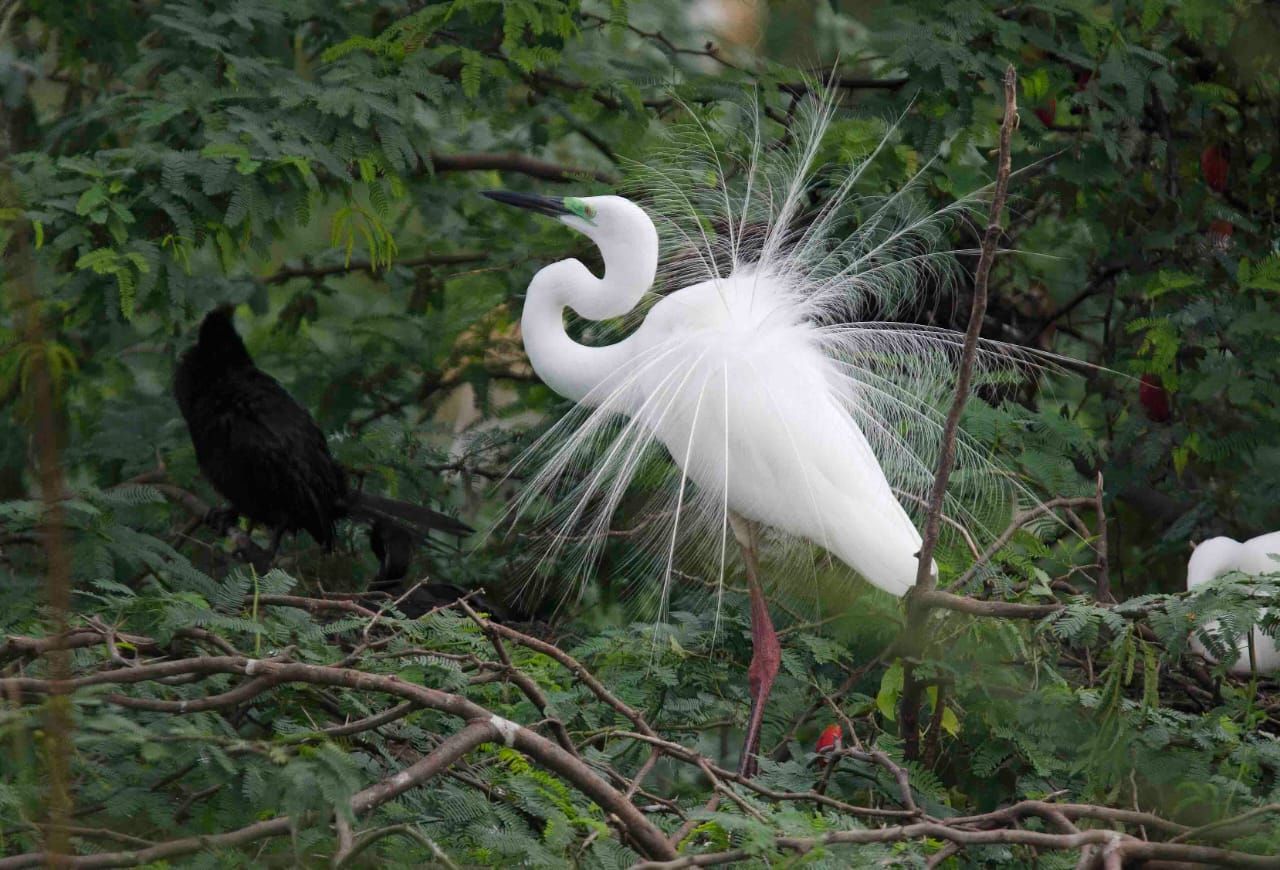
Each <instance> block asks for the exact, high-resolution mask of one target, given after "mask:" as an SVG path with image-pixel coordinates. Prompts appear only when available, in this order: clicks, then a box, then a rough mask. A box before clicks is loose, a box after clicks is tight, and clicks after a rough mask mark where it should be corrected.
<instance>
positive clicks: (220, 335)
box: [173, 307, 471, 558]
mask: <svg viewBox="0 0 1280 870" xmlns="http://www.w3.org/2000/svg"><path fill="white" fill-rule="evenodd" d="M173 392H174V397H175V398H176V399H177V401H178V407H179V408H180V409H181V411H182V416H183V417H184V418H185V419H186V421H187V428H188V430H189V431H190V433H191V441H192V443H193V444H194V445H195V449H196V460H197V462H198V463H199V465H200V470H201V471H202V472H203V473H204V475H205V477H207V478H208V479H209V482H210V483H212V484H213V487H214V489H216V490H217V491H218V492H219V493H220V494H221V495H222V496H223V497H224V498H226V499H227V500H228V501H229V502H230V503H231V507H232V509H233V510H234V511H235V512H236V513H237V514H240V515H242V516H246V517H248V518H249V519H250V520H253V521H254V522H257V523H260V524H262V525H264V526H268V527H270V528H271V529H273V530H274V531H275V533H276V535H277V540H278V536H279V535H280V534H281V533H283V532H296V531H299V530H305V531H306V532H308V533H309V534H310V535H311V537H312V538H314V539H315V540H316V541H317V543H319V544H321V545H323V546H324V547H325V548H329V549H331V548H332V547H333V542H334V537H335V526H336V524H337V522H338V520H340V519H343V518H344V517H351V518H352V519H356V520H362V521H365V522H369V523H374V522H382V523H384V524H391V525H388V526H387V528H391V526H392V525H394V526H395V527H397V528H398V529H399V530H400V531H399V532H398V533H397V537H398V538H400V537H403V534H404V533H407V532H408V531H409V530H412V531H413V532H417V533H418V534H421V535H425V534H426V532H427V531H429V530H431V529H436V530H439V531H443V532H447V533H448V534H452V535H464V534H467V533H469V532H470V531H471V529H470V528H469V527H468V526H466V525H465V524H464V523H461V522H459V521H458V520H455V519H453V518H452V517H449V516H446V515H445V514H442V513H439V512H437V511H433V510H430V509H429V508H424V507H421V506H419V505H415V504H410V503H408V502H403V501H397V500H395V499H390V498H384V497H382V496H375V495H369V494H366V493H362V492H357V491H355V490H352V489H351V488H350V487H349V485H348V482H347V473H346V470H345V469H344V468H343V467H342V466H341V465H340V464H339V463H338V461H337V460H335V459H334V458H333V455H332V454H331V453H330V452H329V445H328V444H327V443H326V441H325V437H324V433H323V432H321V431H320V427H319V426H317V425H316V422H315V420H314V419H312V417H311V414H309V413H308V412H307V410H306V409H305V408H303V407H302V406H301V405H300V404H298V402H297V401H296V400H295V399H294V398H293V396H291V395H289V392H288V391H287V390H285V388H284V387H282V386H281V385H280V382H279V381H277V380H276V379H275V378H273V377H271V376H270V375H268V374H267V373H266V372H264V371H262V370H261V369H259V368H258V367H257V366H256V365H255V364H254V362H253V358H252V357H250V356H249V352H248V350H247V349H246V348H245V346H244V342H243V341H241V339H240V336H239V334H238V333H237V332H236V329H235V325H234V323H233V321H232V311H231V309H230V308H229V307H222V308H218V309H215V310H214V311H212V312H210V313H209V314H208V315H206V316H205V318H204V321H203V322H202V323H201V324H200V334H199V338H198V339H197V341H196V343H195V345H194V346H193V347H192V348H191V349H190V350H188V351H187V352H186V353H184V354H183V355H182V358H181V360H180V361H179V362H178V368H177V372H176V374H175V377H174V383H173ZM400 549H401V551H403V547H401V548H400ZM401 558H403V553H401Z"/></svg>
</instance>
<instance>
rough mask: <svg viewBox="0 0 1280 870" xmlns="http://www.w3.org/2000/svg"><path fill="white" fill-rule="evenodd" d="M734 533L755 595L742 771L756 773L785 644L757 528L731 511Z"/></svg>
mask: <svg viewBox="0 0 1280 870" xmlns="http://www.w3.org/2000/svg"><path fill="white" fill-rule="evenodd" d="M729 519H730V522H731V524H732V526H733V533H734V536H735V537H736V538H737V539H738V544H739V545H740V546H741V547H742V561H743V563H744V564H745V565H746V569H747V590H748V593H749V595H750V598H751V666H750V667H749V668H748V669H747V686H748V688H749V689H750V690H751V712H750V714H749V715H748V717H747V734H746V737H745V738H743V741H742V758H741V760H739V762H738V772H739V773H741V774H742V775H743V776H755V774H756V770H757V767H758V759H757V757H756V754H757V752H758V751H759V749H760V726H761V725H762V724H763V722H764V705H765V702H766V701H768V700H769V692H770V690H772V689H773V680H774V678H775V677H777V676H778V668H779V666H780V665H781V664H782V646H781V644H779V643H778V633H777V632H776V631H775V630H774V628H773V620H772V619H771V618H770V617H769V602H768V601H766V600H765V597H764V589H763V588H762V587H761V586H760V570H759V569H760V565H759V562H758V561H757V560H756V529H755V525H754V524H753V523H752V522H751V521H750V520H746V519H743V518H741V517H738V516H736V515H732V514H731V515H730V518H729Z"/></svg>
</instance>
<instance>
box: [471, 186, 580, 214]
mask: <svg viewBox="0 0 1280 870" xmlns="http://www.w3.org/2000/svg"><path fill="white" fill-rule="evenodd" d="M482 195H483V196H487V197H489V199H492V200H494V201H495V202H501V203H505V204H506V205H514V206H515V207H516V208H527V209H529V211H535V212H537V213H538V214H544V215H546V216H547V217H563V216H564V215H567V214H573V212H572V211H570V210H569V209H567V208H565V205H564V197H561V196H540V195H539V194H536V193H516V192H515V191H511V190H485V191H482Z"/></svg>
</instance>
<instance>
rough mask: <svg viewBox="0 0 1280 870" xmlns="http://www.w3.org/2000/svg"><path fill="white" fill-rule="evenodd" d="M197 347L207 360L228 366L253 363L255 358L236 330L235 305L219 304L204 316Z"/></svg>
mask: <svg viewBox="0 0 1280 870" xmlns="http://www.w3.org/2000/svg"><path fill="white" fill-rule="evenodd" d="M195 349H196V350H197V351H198V352H199V354H200V355H201V356H202V357H204V358H205V359H206V360H208V361H210V362H213V361H217V362H218V363H220V364H222V365H225V366H228V367H231V366H245V365H249V366H251V365H253V358H252V357H251V356H249V351H248V349H247V348H246V347H245V346H244V342H243V341H242V340H241V339H240V333H238V332H236V324H235V306H234V305H219V306H218V307H217V308H215V309H213V310H212V311H210V312H209V313H208V314H206V315H205V316H204V321H203V322H201V324H200V337H199V339H197V341H196V347H195Z"/></svg>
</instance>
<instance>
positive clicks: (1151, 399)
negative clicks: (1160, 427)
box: [1138, 375, 1173, 423]
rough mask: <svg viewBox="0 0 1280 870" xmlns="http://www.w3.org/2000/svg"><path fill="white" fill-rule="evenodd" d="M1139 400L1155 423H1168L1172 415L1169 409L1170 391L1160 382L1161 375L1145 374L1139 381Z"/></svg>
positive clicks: (1149, 418)
mask: <svg viewBox="0 0 1280 870" xmlns="http://www.w3.org/2000/svg"><path fill="white" fill-rule="evenodd" d="M1138 401H1139V402H1141V403H1142V409H1143V410H1144V411H1146V412H1147V419H1148V420H1151V421H1152V422H1153V423H1167V422H1168V421H1169V418H1170V417H1171V416H1173V415H1172V412H1171V411H1170V409H1169V391H1168V390H1166V389H1165V388H1164V384H1162V383H1160V376H1159V375H1143V376H1142V380H1141V381H1139V382H1138Z"/></svg>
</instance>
